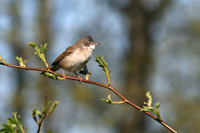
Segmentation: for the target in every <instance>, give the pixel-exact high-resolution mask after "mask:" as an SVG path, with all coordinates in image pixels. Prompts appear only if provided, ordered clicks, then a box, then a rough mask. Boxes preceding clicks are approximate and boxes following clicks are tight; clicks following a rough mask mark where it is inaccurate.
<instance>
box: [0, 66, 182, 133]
mask: <svg viewBox="0 0 200 133" xmlns="http://www.w3.org/2000/svg"><path fill="white" fill-rule="evenodd" d="M0 65H4V66H7V67H14V68H19V69H25V70H34V71H42V72H43V71H45V72H49V73H51V74H57V75H58V76H59V77H60V78H62V77H63V75H62V74H60V73H56V72H54V71H51V70H47V69H40V68H31V67H22V66H17V65H11V64H7V63H1V62H0ZM65 78H66V79H69V80H75V81H80V79H79V78H75V77H70V76H65ZM82 82H84V83H88V84H94V85H97V86H101V87H104V88H106V89H108V90H110V91H112V92H114V93H115V94H116V95H117V96H119V97H120V98H121V99H122V100H123V101H122V103H127V104H128V105H130V106H132V107H134V108H136V109H137V110H139V111H140V110H142V108H141V107H139V106H138V105H136V104H134V103H132V102H131V101H129V100H128V99H126V98H125V97H124V96H123V95H122V94H121V93H119V92H118V91H117V90H116V89H114V87H112V86H110V85H106V84H102V83H99V82H95V81H91V80H85V79H82ZM143 113H145V114H146V115H147V116H149V117H151V118H153V119H154V120H156V121H157V122H159V123H160V124H161V125H163V126H164V127H165V128H167V129H168V130H170V131H171V132H173V133H178V132H177V131H176V130H175V129H173V128H172V127H171V126H169V125H168V124H167V123H165V122H164V121H163V120H160V119H159V118H157V117H156V116H154V115H153V114H152V113H150V112H143Z"/></svg>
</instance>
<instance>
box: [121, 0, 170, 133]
mask: <svg viewBox="0 0 200 133" xmlns="http://www.w3.org/2000/svg"><path fill="white" fill-rule="evenodd" d="M169 3H170V1H168V0H162V1H160V3H159V4H158V5H157V6H156V7H155V8H154V9H149V8H148V5H151V4H147V5H145V2H144V1H141V0H135V1H130V2H129V3H128V4H127V6H125V7H123V9H121V11H122V13H123V14H124V15H125V16H126V17H127V21H128V28H127V29H129V30H128V37H129V40H130V44H129V48H128V50H127V52H126V54H125V56H124V59H123V61H124V63H123V64H125V65H124V73H123V74H124V75H125V81H124V85H125V86H124V92H125V93H124V94H125V96H126V97H127V98H128V99H130V100H131V101H133V102H134V103H136V104H137V105H140V106H142V105H143V102H144V101H146V97H145V92H146V91H147V89H148V88H147V86H146V85H145V83H146V81H147V79H148V74H149V68H150V66H151V60H152V57H151V47H152V36H151V35H150V27H151V26H152V24H153V23H154V22H155V20H156V18H157V17H158V16H159V15H161V13H162V11H163V10H164V9H165V7H166V6H167V5H169ZM126 108H128V109H126ZM124 114H125V115H124V117H123V119H122V120H121V121H120V123H119V127H118V128H119V131H118V132H120V133H133V132H137V133H143V132H145V131H146V124H145V122H146V121H145V115H144V114H142V113H140V112H138V111H137V110H132V109H131V108H129V107H125V113H124Z"/></svg>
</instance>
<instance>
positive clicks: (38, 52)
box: [28, 42, 49, 68]
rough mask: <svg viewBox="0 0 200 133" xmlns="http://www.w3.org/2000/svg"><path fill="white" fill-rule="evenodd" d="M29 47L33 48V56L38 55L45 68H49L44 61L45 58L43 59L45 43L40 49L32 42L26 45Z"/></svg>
mask: <svg viewBox="0 0 200 133" xmlns="http://www.w3.org/2000/svg"><path fill="white" fill-rule="evenodd" d="M28 45H29V46H31V47H33V48H35V52H34V53H35V54H36V55H38V57H39V58H40V59H41V60H42V61H43V62H44V64H45V65H46V67H47V68H49V65H48V63H47V61H46V58H45V54H44V53H45V51H46V49H47V43H45V44H41V45H40V48H39V47H38V45H37V44H36V43H35V42H32V43H28Z"/></svg>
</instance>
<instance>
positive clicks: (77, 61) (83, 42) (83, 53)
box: [42, 36, 100, 83]
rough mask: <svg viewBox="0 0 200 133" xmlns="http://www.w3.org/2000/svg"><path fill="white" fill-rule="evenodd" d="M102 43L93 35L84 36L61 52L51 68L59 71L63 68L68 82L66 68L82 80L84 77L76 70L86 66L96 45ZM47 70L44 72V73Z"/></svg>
mask: <svg viewBox="0 0 200 133" xmlns="http://www.w3.org/2000/svg"><path fill="white" fill-rule="evenodd" d="M98 44H100V43H98V42H94V41H93V39H92V37H91V36H86V37H83V38H82V39H80V40H78V41H77V42H76V43H75V44H74V45H71V46H69V47H68V48H66V50H65V51H64V52H63V53H62V54H60V55H59V56H58V57H57V58H56V59H55V60H54V61H53V63H52V64H51V65H52V67H51V68H50V70H52V71H57V70H59V69H60V68H61V69H62V74H63V78H64V80H65V82H66V77H65V76H66V75H65V72H64V70H66V71H69V72H74V73H75V74H76V75H77V76H78V78H79V79H80V83H81V82H82V78H81V77H80V76H79V75H78V74H77V73H76V71H78V70H80V69H82V68H83V67H85V66H86V64H87V62H88V61H89V60H90V58H91V57H92V52H93V50H94V49H95V46H96V45H98ZM44 73H45V72H42V74H44Z"/></svg>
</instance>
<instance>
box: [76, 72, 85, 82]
mask: <svg viewBox="0 0 200 133" xmlns="http://www.w3.org/2000/svg"><path fill="white" fill-rule="evenodd" d="M74 73H75V74H76V76H78V78H79V79H80V81H79V82H80V84H81V83H82V81H83V78H81V77H80V76H79V75H78V74H77V73H76V72H74Z"/></svg>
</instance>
